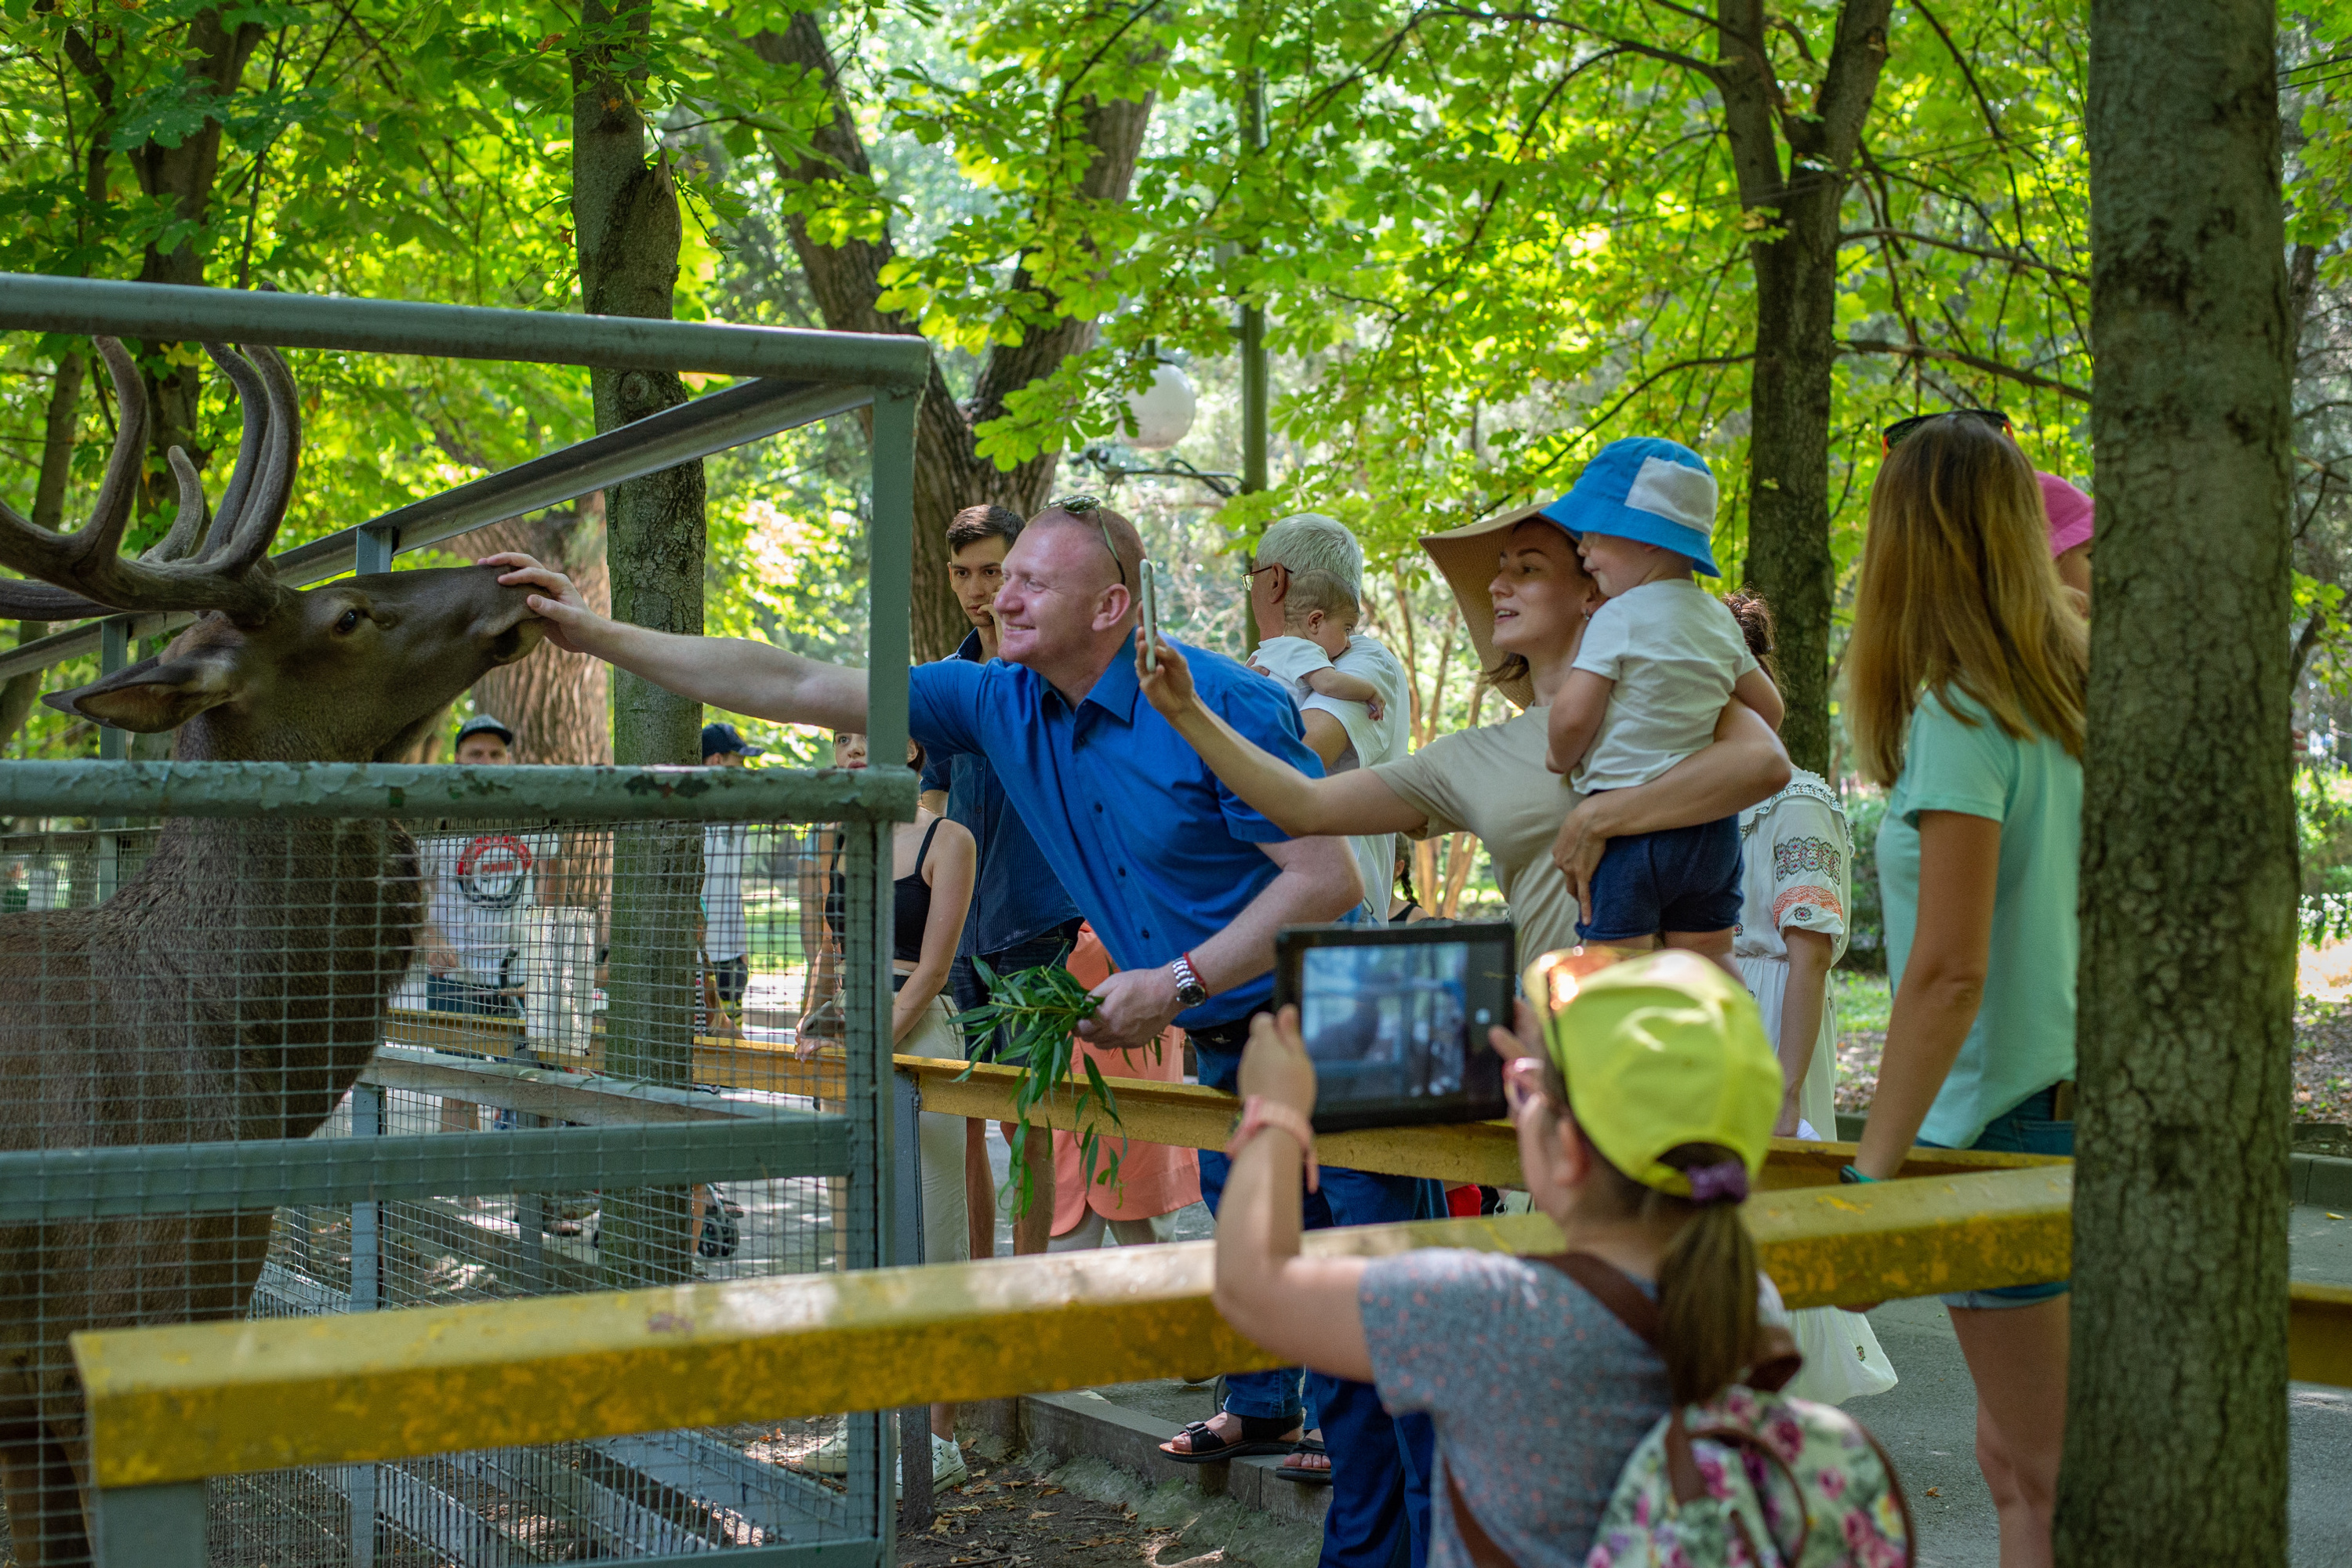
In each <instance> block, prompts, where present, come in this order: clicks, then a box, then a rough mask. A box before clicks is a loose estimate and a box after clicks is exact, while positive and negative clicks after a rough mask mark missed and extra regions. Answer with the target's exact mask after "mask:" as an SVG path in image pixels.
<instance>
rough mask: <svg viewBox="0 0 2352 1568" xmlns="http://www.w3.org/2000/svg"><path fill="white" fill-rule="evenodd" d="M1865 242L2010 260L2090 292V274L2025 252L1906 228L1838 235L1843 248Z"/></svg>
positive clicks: (1872, 229)
mask: <svg viewBox="0 0 2352 1568" xmlns="http://www.w3.org/2000/svg"><path fill="white" fill-rule="evenodd" d="M1865 239H1900V240H1905V241H1907V242H1908V243H1910V244H1912V245H1926V246H1932V247H1935V248H1936V249H1937V250H1956V251H1958V252H1959V253H1960V254H1961V255H1963V256H1981V257H1983V258H1985V259H1986V260H1988V261H2006V262H2008V263H2009V264H2010V265H2011V266H2012V267H2031V268H2034V269H2035V270H2036V271H2040V272H2047V273H2048V274H2050V275H2051V276H2052V277H2053V278H2063V279H2065V280H2066V281H2067V282H2069V283H2080V284H2082V285H2083V286H2084V288H2086V289H2087V288H2089V287H2090V285H2091V279H2090V276H2089V275H2088V274H2087V273H2082V272H2076V271H2074V270H2072V269H2071V268H2064V267H2060V266H2057V265H2056V264H2054V263H2053V262H2048V261H2044V260H2042V258H2040V257H2038V256H2028V255H2026V254H2025V253H2024V252H2022V251H2017V250H2001V249H1995V248H1993V247H1989V246H1981V245H1964V244H1962V243H1961V242H1960V241H1958V240H1957V239H1939V238H1937V237H1936V236H1934V235H1932V234H1915V233H1913V232H1912V231H1911V230H1909V229H1904V228H1854V229H1848V230H1847V231H1846V232H1845V233H1843V234H1841V235H1839V236H1838V243H1839V244H1840V245H1848V244H1853V243H1857V242H1859V241H1862V240H1865Z"/></svg>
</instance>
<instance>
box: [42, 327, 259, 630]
mask: <svg viewBox="0 0 2352 1568" xmlns="http://www.w3.org/2000/svg"><path fill="white" fill-rule="evenodd" d="M90 341H91V342H93V343H94V344H96V345H97V348H98V352H99V353H100V357H102V358H103V359H104V360H105V361H106V370H107V374H109V375H110V376H111V377H112V378H113V381H114V399H115V405H116V407H117V408H118V410H119V411H120V419H119V421H118V424H117V427H116V431H115V437H114V451H113V454H112V455H111V456H110V457H109V458H108V459H107V463H106V474H105V477H104V478H103V479H101V480H100V483H99V489H98V500H97V502H96V503H95V504H94V505H93V506H92V507H91V508H90V514H89V521H88V522H85V523H84V524H83V525H82V526H81V527H79V528H78V529H76V530H75V531H72V532H70V533H57V532H52V531H50V530H48V529H46V528H42V527H40V526H39V525H37V524H36V523H34V522H33V521H30V520H29V519H27V518H25V517H23V516H20V515H19V514H18V513H16V511H14V510H9V509H7V508H5V507H0V565H6V566H9V567H11V568H13V569H14V570H16V571H18V572H22V573H24V574H26V576H29V577H37V578H39V579H41V580H42V582H43V583H46V584H51V585H52V586H51V588H50V589H49V591H48V593H47V594H44V593H42V592H40V591H39V585H38V584H0V610H6V611H8V612H9V613H14V614H16V615H19V616H31V617H34V618H37V619H54V620H63V619H68V618H72V617H77V616H90V615H102V614H104V613H105V611H106V610H109V609H112V610H219V611H221V612H222V613H223V614H225V615H226V616H228V617H229V618H230V619H232V620H234V621H236V622H237V623H238V624H239V625H244V626H249V625H252V624H254V623H256V622H258V621H260V620H263V619H265V618H267V616H268V614H269V612H270V610H271V609H272V608H273V607H274V606H275V605H277V603H278V599H279V597H280V595H282V594H283V592H284V590H283V589H281V588H280V587H279V586H278V584H277V583H276V582H275V581H273V580H272V579H271V577H270V575H269V569H268V565H267V564H266V563H265V562H264V560H263V558H264V557H265V556H266V555H267V554H268V551H269V544H270V541H271V540H273V539H274V538H276V537H277V534H278V524H279V523H281V522H283V521H285V518H286V504H287V500H288V499H289V497H290V496H291V494H292V493H293V488H294V473H295V468H296V467H297V465H298V464H299V461H300V458H301V443H302V426H301V414H300V409H299V405H298V403H297V401H296V397H295V392H294V378H293V377H292V376H291V375H289V374H288V373H287V370H286V363H285V362H284V361H283V360H281V359H279V358H278V355H277V354H276V353H273V352H271V351H270V350H268V349H266V348H255V349H253V350H252V351H251V353H252V360H251V361H250V362H248V361H247V358H246V357H245V356H244V355H243V354H240V353H236V351H234V350H232V349H228V348H225V347H223V346H221V345H219V344H217V343H206V344H205V353H209V354H211V355H212V357H213V361H214V363H216V364H218V365H219V366H220V367H221V369H222V371H223V372H224V373H226V374H227V376H228V378H229V380H230V381H231V382H233V383H234V384H236V395H237V404H238V406H239V407H240V408H241V409H242V411H243V413H244V416H245V430H244V433H243V436H242V437H241V439H240V440H239V441H238V444H237V457H236V468H235V470H234V471H233V472H232V473H231V474H230V476H229V481H228V489H226V491H224V492H223V494H222V497H221V509H220V511H219V513H218V514H217V515H216V516H215V518H214V519H213V521H212V525H211V527H210V528H206V527H205V497H204V489H203V487H202V485H201V484H200V483H199V482H198V480H197V478H196V471H195V467H194V464H192V463H190V462H189V461H188V458H187V454H185V453H184V452H183V451H181V450H180V448H178V447H173V448H172V450H171V453H170V455H169V456H170V459H171V464H172V472H173V477H174V478H176V479H178V480H179V486H180V511H179V515H178V517H177V518H176V519H175V520H174V521H173V524H172V530H171V531H170V532H169V533H168V534H166V535H165V536H164V538H163V542H162V543H160V544H158V545H156V546H155V548H154V549H152V550H151V551H149V552H147V553H146V554H145V555H143V556H141V557H140V558H138V559H137V560H125V559H124V558H123V557H122V556H121V553H120V550H121V543H122V532H123V530H124V528H125V527H126V526H127V525H128V524H129V522H130V521H131V503H132V501H133V500H134V499H135V498H136V496H137V493H138V488H139V469H140V462H141V459H142V454H143V453H144V451H145V448H146V445H147V395H146V390H145V388H143V387H142V385H141V384H140V382H139V373H138V368H137V367H136V366H135V365H133V364H132V363H131V356H130V355H129V354H128V353H125V352H124V351H123V348H122V345H121V343H120V342H116V341H115V340H114V339H112V338H93V339H91V340H90ZM50 595H55V597H51V596H50ZM20 605H21V606H25V607H21V608H15V607H14V606H20ZM35 606H37V607H35Z"/></svg>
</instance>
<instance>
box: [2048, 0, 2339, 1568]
mask: <svg viewBox="0 0 2352 1568" xmlns="http://www.w3.org/2000/svg"><path fill="white" fill-rule="evenodd" d="M2275 26H2276V13H2275V11H2274V10H2273V8H2272V7H2271V6H2269V5H2261V4H2257V3H2256V0H2230V3H2228V4H2223V5H2200V6H2193V7H2191V6H2179V5H2170V4H2167V3H2165V0H2094V3H2093V5H2092V9H2091V62H2090V80H2089V105H2090V107H2089V116H2088V132H2089V140H2090V153H2091V252H2092V269H2091V321H2092V335H2093V337H2094V338H2095V341H2096V342H2097V343H2098V350H2099V353H2098V373H2097V383H2096V389H2095V390H2096V395H2095V398H2094V400H2093V403H2092V405H2091V434H2092V441H2093V447H2094V450H2095V454H2096V459H2097V469H2098V480H2099V548H2098V551H2097V552H2096V554H2095V558H2094V565H2093V588H2092V594H2091V598H2092V604H2093V606H2094V612H2093V615H2092V618H2091V684H2090V737H2089V751H2088V755H2087V757H2086V759H2085V764H2084V812H2083V886H2082V903H2081V908H2082V911H2083V960H2082V993H2081V1005H2080V1008H2079V1011H2078V1013H2077V1018H2078V1024H2077V1038H2078V1040H2079V1042H2080V1049H2081V1058H2082V1060H2081V1066H2080V1081H2081V1085H2082V1089H2081V1113H2080V1126H2079V1129H2078V1132H2079V1141H2078V1147H2079V1150H2080V1152H2079V1154H2078V1156H2077V1160H2076V1163H2075V1169H2074V1361H2073V1367H2072V1373H2071V1377H2070V1381H2069V1385H2068V1390H2067V1396H2068V1397H2067V1429H2066V1447H2065V1460H2064V1469H2063V1476H2062V1479H2061V1484H2060V1489H2059V1497H2058V1518H2057V1532H2056V1545H2057V1553H2058V1561H2059V1562H2061V1563H2080V1564H2085V1565H2088V1564H2100V1565H2102V1568H2104V1565H2106V1564H2112V1563H2132V1564H2135V1565H2136V1568H2161V1565H2163V1564H2169V1563H2181V1564H2188V1563H2200V1564H2202V1563H2233V1564H2234V1563H2249V1564H2260V1563H2284V1561H2285V1557H2286V1490H2287V1425H2286V1326H2287V1293H2286V1291H2287V1244H2286V1224H2285V1221H2286V1206H2287V1193H2286V1174H2287V1162H2286V1153H2287V1129H2288V1121H2287V1118H2288V1093H2289V1066H2288V1063H2289V1054H2290V1051H2291V1048H2292V1047H2291V1026H2290V1015H2291V1007H2292V1001H2293V994H2294V992H2293V983H2294V946H2295V930H2294V927H2295V889H2296V879H2295V837H2294V812H2293V806H2292V804H2291V800H2290V796H2289V788H2290V783H2289V775H2290V761H2289V756H2288V738H2287V737H2288V689H2287V682H2286V679H2285V678H2286V667H2287V658H2288V637H2287V626H2288V618H2289V616H2290V613H2291V608H2292V597H2291V593H2290V586H2289V576H2288V570H2287V548H2288V535H2289V527H2290V505H2289V503H2290V496H2291V493H2292V491H2291V486H2290V482H2289V467H2288V465H2289V461H2290V458H2291V455H2292V451H2293V401H2292V396H2291V393H2292V387H2291V383H2290V380H2289V366H2290V364H2291V359H2292V354H2293V352H2294V342H2293V339H2292V336H2291V333H2290V331H2289V319H2288V300H2287V283H2286V277H2285V267H2284V257H2285V251H2286V242H2285V236H2284V220H2283V217H2282V209H2281V203H2280V193H2279V121H2278V84H2277V81H2276V79H2275V74H2274V66H2273V29H2274V27H2275Z"/></svg>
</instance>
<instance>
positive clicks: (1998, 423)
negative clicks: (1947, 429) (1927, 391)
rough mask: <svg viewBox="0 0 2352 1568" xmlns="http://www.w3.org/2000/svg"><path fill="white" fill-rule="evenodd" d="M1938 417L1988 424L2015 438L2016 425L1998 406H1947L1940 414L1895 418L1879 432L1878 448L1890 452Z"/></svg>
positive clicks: (2012, 438)
mask: <svg viewBox="0 0 2352 1568" xmlns="http://www.w3.org/2000/svg"><path fill="white" fill-rule="evenodd" d="M1938 419H1970V420H1974V421H1975V422H1976V423H1978V424H1979V425H1989V426H1991V427H1992V428H1994V429H1996V430H1998V431H2000V433H2001V434H2002V435H2004V436H2007V437H2010V438H2011V440H2015V439H2016V438H2017V428H2016V426H2013V425H2011V423H2010V422H2009V416H2008V415H2006V414H2003V413H2002V412H2001V411H2000V409H1998V408H1948V409H1946V410H1945V411H1944V412H1943V413H1941V414H1914V415H1913V416H1911V417H1910V418H1908V419H1897V420H1896V421H1895V423H1894V424H1892V425H1889V426H1887V427H1886V428H1885V429H1884V430H1882V431H1880V432H1879V439H1880V441H1882V442H1883V443H1884V445H1883V446H1881V447H1879V450H1880V451H1881V452H1892V451H1893V450H1895V447H1900V446H1901V445H1903V443H1904V442H1906V441H1907V440H1909V439H1910V438H1911V437H1914V436H1916V435H1917V434H1918V433H1919V432H1920V431H1921V430H1922V429H1924V428H1926V427H1927V426H1928V425H1930V424H1932V423H1933V422H1934V421H1936V420H1938Z"/></svg>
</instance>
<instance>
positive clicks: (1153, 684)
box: [1135, 626, 1195, 719]
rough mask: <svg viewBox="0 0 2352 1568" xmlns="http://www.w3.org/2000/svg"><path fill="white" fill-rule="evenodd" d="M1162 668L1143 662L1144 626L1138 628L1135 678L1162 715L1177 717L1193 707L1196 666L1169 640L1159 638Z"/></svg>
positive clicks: (1163, 716) (1167, 717)
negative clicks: (1148, 665)
mask: <svg viewBox="0 0 2352 1568" xmlns="http://www.w3.org/2000/svg"><path fill="white" fill-rule="evenodd" d="M1152 647H1154V648H1156V649H1157V650H1158V651H1159V655H1160V658H1159V663H1160V668H1157V669H1148V668H1145V667H1144V662H1143V629H1142V628H1141V627H1140V626H1139V627H1137V628H1136V632H1135V679H1136V683H1137V684H1138V685H1139V686H1141V687H1142V688H1143V695H1144V696H1145V697H1146V698H1148V699H1150V702H1151V705H1152V706H1153V707H1154V708H1157V709H1158V710H1160V717H1162V718H1164V719H1173V718H1175V717H1176V716H1177V715H1178V714H1180V713H1181V712H1183V711H1184V710H1187V709H1189V708H1191V707H1192V704H1193V702H1194V700H1195V698H1194V694H1193V690H1192V666H1191V665H1188V664H1186V663H1185V662H1184V656H1183V655H1182V654H1181V653H1178V652H1177V651H1176V650H1175V649H1174V648H1172V647H1170V646H1169V645H1168V644H1167V643H1166V642H1164V641H1163V642H1155V643H1153V644H1152Z"/></svg>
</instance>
